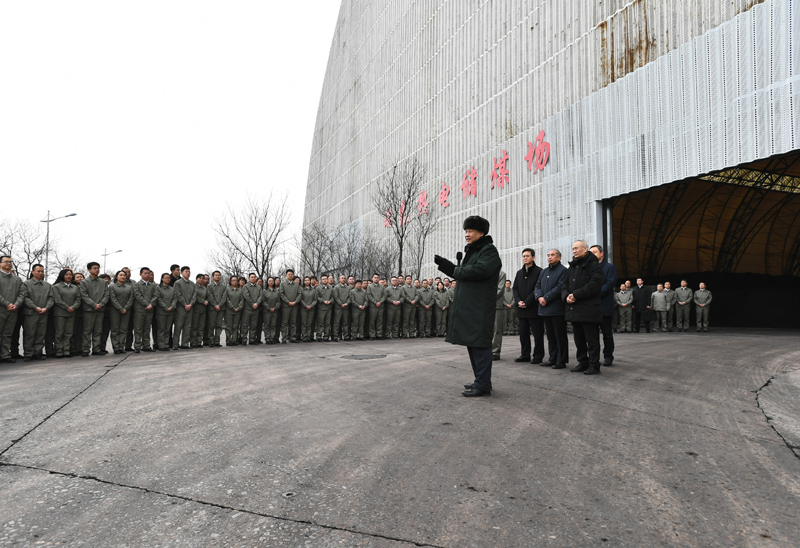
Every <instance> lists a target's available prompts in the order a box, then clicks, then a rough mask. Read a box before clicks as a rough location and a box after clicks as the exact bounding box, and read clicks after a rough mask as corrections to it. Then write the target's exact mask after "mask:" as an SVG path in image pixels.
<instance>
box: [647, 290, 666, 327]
mask: <svg viewBox="0 0 800 548" xmlns="http://www.w3.org/2000/svg"><path fill="white" fill-rule="evenodd" d="M668 307H669V301H668V300H667V294H666V293H664V284H658V285H657V286H656V291H655V293H653V294H652V295H650V309H651V310H652V311H653V312H655V313H656V317H657V318H658V320H657V321H658V323H657V324H656V328H655V329H658V328H659V327H660V328H661V331H665V332H666V330H667V308H668Z"/></svg>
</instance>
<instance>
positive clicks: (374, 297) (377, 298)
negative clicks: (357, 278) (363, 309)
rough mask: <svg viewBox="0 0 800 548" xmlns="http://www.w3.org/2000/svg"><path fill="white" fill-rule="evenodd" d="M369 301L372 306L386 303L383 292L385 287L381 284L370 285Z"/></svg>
mask: <svg viewBox="0 0 800 548" xmlns="http://www.w3.org/2000/svg"><path fill="white" fill-rule="evenodd" d="M366 293H367V300H368V301H369V303H370V304H373V305H375V304H378V303H382V302H384V301H386V294H385V292H384V290H383V286H382V285H380V284H370V286H369V287H368V288H367V292H366Z"/></svg>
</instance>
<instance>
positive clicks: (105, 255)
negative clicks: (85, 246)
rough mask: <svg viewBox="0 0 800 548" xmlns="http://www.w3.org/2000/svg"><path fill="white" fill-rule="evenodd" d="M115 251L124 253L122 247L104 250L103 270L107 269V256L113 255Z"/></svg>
mask: <svg viewBox="0 0 800 548" xmlns="http://www.w3.org/2000/svg"><path fill="white" fill-rule="evenodd" d="M114 253H122V250H121V249H118V250H116V251H109V250H107V249H104V250H103V272H105V271H106V257H108V256H109V255H113V254H114Z"/></svg>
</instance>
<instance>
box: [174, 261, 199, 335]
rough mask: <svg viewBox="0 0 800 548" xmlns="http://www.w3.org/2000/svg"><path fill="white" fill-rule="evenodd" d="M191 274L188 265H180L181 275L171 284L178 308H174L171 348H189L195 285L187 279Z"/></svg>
mask: <svg viewBox="0 0 800 548" xmlns="http://www.w3.org/2000/svg"><path fill="white" fill-rule="evenodd" d="M191 275H192V271H191V269H189V267H188V266H183V267H181V277H180V278H179V279H178V280H177V281H176V282H175V283H174V284H173V287H174V288H175V291H176V292H177V294H178V308H176V309H175V329H174V331H173V334H172V336H173V346H172V349H173V350H177V349H178V348H180V349H183V350H187V349H189V348H191V346H190V344H191V338H192V315H193V310H194V301H195V297H196V296H197V286H196V285H195V283H194V282H193V281H192V280H190V279H189V277H190V276H191Z"/></svg>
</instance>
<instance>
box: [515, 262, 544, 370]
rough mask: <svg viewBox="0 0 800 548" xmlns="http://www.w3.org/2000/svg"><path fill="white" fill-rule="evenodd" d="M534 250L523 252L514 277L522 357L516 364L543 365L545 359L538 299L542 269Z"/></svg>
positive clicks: (542, 326) (542, 327)
mask: <svg viewBox="0 0 800 548" xmlns="http://www.w3.org/2000/svg"><path fill="white" fill-rule="evenodd" d="M535 257H536V253H535V252H534V251H533V249H530V248H526V249H523V250H522V268H520V269H519V271H518V272H517V275H516V276H515V277H514V285H513V287H512V289H513V290H514V300H515V301H516V302H517V317H518V318H519V343H520V346H521V351H520V355H519V357H518V358H516V359H515V360H514V361H515V362H526V361H528V360H530V361H531V363H537V364H540V363H542V360H543V359H544V323H543V321H542V318H540V317H539V302H538V300H537V299H536V295H535V289H536V282H537V281H538V280H539V274H541V272H542V269H541V268H540V267H538V266H536V263H535V262H534V258H535ZM531 335H533V355H532V356H531Z"/></svg>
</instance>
